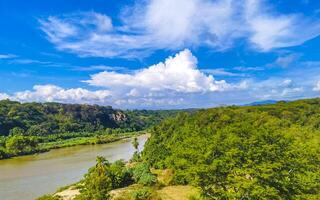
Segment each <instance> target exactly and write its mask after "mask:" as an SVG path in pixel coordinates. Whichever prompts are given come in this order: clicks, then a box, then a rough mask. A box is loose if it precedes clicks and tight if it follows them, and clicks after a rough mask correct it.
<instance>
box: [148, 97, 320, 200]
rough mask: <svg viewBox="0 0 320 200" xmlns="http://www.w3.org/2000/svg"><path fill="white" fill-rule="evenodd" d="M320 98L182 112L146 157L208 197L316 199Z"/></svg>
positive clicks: (157, 132)
mask: <svg viewBox="0 0 320 200" xmlns="http://www.w3.org/2000/svg"><path fill="white" fill-rule="evenodd" d="M319 113H320V99H309V100H299V101H293V102H278V103H276V104H270V105H258V106H230V107H220V108H212V109H203V110H199V111H197V112H195V113H181V114H179V115H178V116H176V117H175V118H172V119H168V120H165V121H163V122H162V123H160V124H159V125H157V126H155V127H154V128H153V130H152V135H151V138H150V139H149V140H148V142H147V143H146V145H145V149H144V151H143V154H142V155H143V159H144V160H146V161H147V162H148V163H149V164H150V165H151V167H153V168H158V169H171V170H173V171H174V175H173V180H172V183H173V184H191V185H194V186H196V187H199V188H201V191H202V195H203V197H206V198H209V199H319V197H320V194H319V191H320V190H319V189H320V184H319V183H320V181H319V180H320V179H319V178H320V170H319V166H320V145H319V143H320V132H319V128H320V115H319Z"/></svg>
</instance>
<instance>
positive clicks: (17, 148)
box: [5, 135, 38, 155]
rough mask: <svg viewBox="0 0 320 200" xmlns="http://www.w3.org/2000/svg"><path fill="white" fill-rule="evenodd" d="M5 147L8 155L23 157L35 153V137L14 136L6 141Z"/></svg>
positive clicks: (36, 145) (36, 142) (36, 143)
mask: <svg viewBox="0 0 320 200" xmlns="http://www.w3.org/2000/svg"><path fill="white" fill-rule="evenodd" d="M5 146H6V149H7V151H8V152H9V153H10V154H13V155H23V154H27V153H30V152H33V151H36V149H37V147H38V141H37V139H36V138H35V137H28V136H22V135H14V136H12V137H9V138H8V139H7V140H6V144H5Z"/></svg>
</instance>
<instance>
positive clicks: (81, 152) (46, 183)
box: [0, 135, 147, 200]
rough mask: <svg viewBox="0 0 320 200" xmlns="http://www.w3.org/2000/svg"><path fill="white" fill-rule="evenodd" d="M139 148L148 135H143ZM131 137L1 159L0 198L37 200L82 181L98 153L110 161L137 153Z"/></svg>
mask: <svg viewBox="0 0 320 200" xmlns="http://www.w3.org/2000/svg"><path fill="white" fill-rule="evenodd" d="M138 138H139V143H140V147H139V149H142V148H143V145H144V143H145V141H146V140H147V136H146V135H143V136H139V137H138ZM133 152H134V148H133V146H132V144H131V139H125V140H121V141H118V142H113V143H109V144H99V145H85V146H75V147H68V148H62V149H54V150H51V151H49V152H46V153H41V154H36V155H30V156H22V157H16V158H12V159H7V160H0V200H33V199H35V198H36V197H39V196H41V195H43V194H47V193H53V192H55V191H56V190H57V189H58V188H59V187H62V186H65V185H68V184H71V183H74V182H77V181H79V180H80V179H81V178H82V177H83V175H84V174H85V173H86V172H87V170H88V168H89V167H91V166H93V165H94V164H95V159H96V156H104V157H105V158H106V159H108V160H109V161H115V160H118V159H124V160H128V159H130V158H131V156H132V155H133Z"/></svg>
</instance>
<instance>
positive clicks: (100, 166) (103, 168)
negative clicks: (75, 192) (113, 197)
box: [78, 157, 112, 200]
mask: <svg viewBox="0 0 320 200" xmlns="http://www.w3.org/2000/svg"><path fill="white" fill-rule="evenodd" d="M109 166H110V163H109V162H108V161H107V160H106V159H105V158H103V157H97V163H96V166H94V167H93V168H91V169H89V172H88V173H87V174H86V175H85V179H84V190H83V191H82V193H81V195H80V196H79V197H78V199H85V200H106V199H110V195H109V192H110V191H111V190H112V180H111V178H110V177H109V176H107V173H108V168H109Z"/></svg>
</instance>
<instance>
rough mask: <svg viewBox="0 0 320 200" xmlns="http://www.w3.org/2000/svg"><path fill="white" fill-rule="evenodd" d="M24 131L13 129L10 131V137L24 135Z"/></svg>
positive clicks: (18, 128) (17, 128)
mask: <svg viewBox="0 0 320 200" xmlns="http://www.w3.org/2000/svg"><path fill="white" fill-rule="evenodd" d="M24 132H25V131H24V130H23V129H22V128H20V127H14V128H13V129H11V130H10V135H12V136H13V135H23V134H24Z"/></svg>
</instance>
